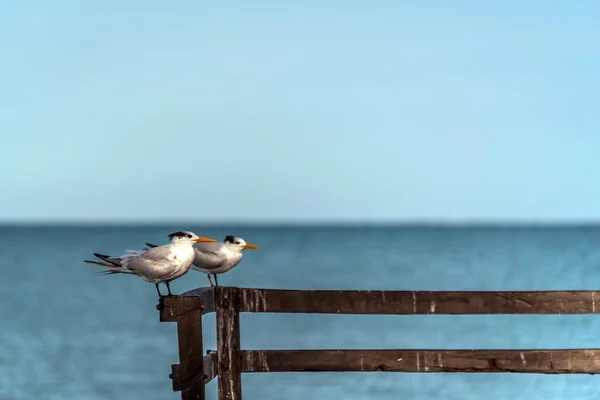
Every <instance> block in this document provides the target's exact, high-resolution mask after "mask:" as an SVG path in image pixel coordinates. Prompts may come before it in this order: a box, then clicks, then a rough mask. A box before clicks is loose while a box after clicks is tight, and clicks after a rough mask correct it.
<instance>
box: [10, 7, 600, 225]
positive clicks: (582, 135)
mask: <svg viewBox="0 0 600 400" xmlns="http://www.w3.org/2000/svg"><path fill="white" fill-rule="evenodd" d="M598 21H600V2H597V1H577V2H551V1H531V0H530V1H503V2H499V1H497V2H484V1H480V0H479V1H453V2H449V1H428V2H424V1H414V2H412V1H411V2H408V1H400V0H393V1H351V0H344V1H322V0H321V1H307V0H303V1H294V2H291V1H290V2H284V1H252V2H248V1H223V2H202V1H197V0H189V1H187V0H186V1H174V2H166V1H132V0H129V1H115V0H105V1H102V2H84V1H80V0H76V1H75V0H72V1H61V0H55V1H45V0H44V1H42V0H37V1H34V0H30V1H27V0H23V1H7V0H4V1H3V2H2V13H0V46H1V48H2V56H1V61H2V62H1V63H0V72H1V73H0V87H1V91H0V151H1V158H0V163H1V168H0V220H27V221H37V220H46V221H48V220H103V221H105V220H115V221H118V220H123V221H125V220H126V221H131V220H141V221H154V220H169V219H176V220H188V221H203V220H213V221H215V220H216V221H219V220H228V221H236V220H260V221H263V220H264V221H267V220H268V221H275V220H277V221H282V220H284V221H302V220H304V221H306V220H336V221H340V220H343V221H350V220H374V221H403V220H409V221H422V220H427V221H432V220H433V221H441V220H443V221H473V220H527V221H531V220H569V219H577V220H583V221H586V220H591V219H594V220H600V154H599V153H600V112H598V109H599V107H600V105H599V104H600V102H599V99H598V96H599V95H600V23H598Z"/></svg>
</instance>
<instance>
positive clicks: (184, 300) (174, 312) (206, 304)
mask: <svg viewBox="0 0 600 400" xmlns="http://www.w3.org/2000/svg"><path fill="white" fill-rule="evenodd" d="M156 308H157V309H158V310H159V311H160V320H161V321H163V322H177V318H178V317H179V316H180V315H183V314H186V313H188V312H190V311H193V310H196V309H201V311H202V314H203V315H204V314H208V313H210V312H214V311H215V297H214V288H199V289H196V290H191V291H189V292H186V293H184V294H182V295H181V296H165V297H161V298H160V300H159V303H158V305H157V306H156Z"/></svg>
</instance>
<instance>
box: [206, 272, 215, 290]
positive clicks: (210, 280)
mask: <svg viewBox="0 0 600 400" xmlns="http://www.w3.org/2000/svg"><path fill="white" fill-rule="evenodd" d="M206 276H208V281H209V282H210V287H213V286H215V285H213V282H212V279H210V274H206Z"/></svg>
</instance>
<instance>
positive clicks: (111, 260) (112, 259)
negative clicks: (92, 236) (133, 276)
mask: <svg viewBox="0 0 600 400" xmlns="http://www.w3.org/2000/svg"><path fill="white" fill-rule="evenodd" d="M94 255H95V256H96V257H98V258H99V259H101V260H102V261H106V262H107V263H109V264H112V265H113V266H114V267H121V264H120V263H118V262H117V259H116V258H115V257H111V256H107V255H104V254H99V253H94Z"/></svg>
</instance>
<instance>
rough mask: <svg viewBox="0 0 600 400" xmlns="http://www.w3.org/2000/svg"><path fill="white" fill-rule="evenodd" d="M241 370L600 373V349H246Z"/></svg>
mask: <svg viewBox="0 0 600 400" xmlns="http://www.w3.org/2000/svg"><path fill="white" fill-rule="evenodd" d="M242 371H243V372H295V371H314V372H320V371H330V372H332V371H333V372H352V371H357V372H365V371H391V372H523V373H539V374H598V373H600V349H589V350H584V349H574V350H243V351H242Z"/></svg>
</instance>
